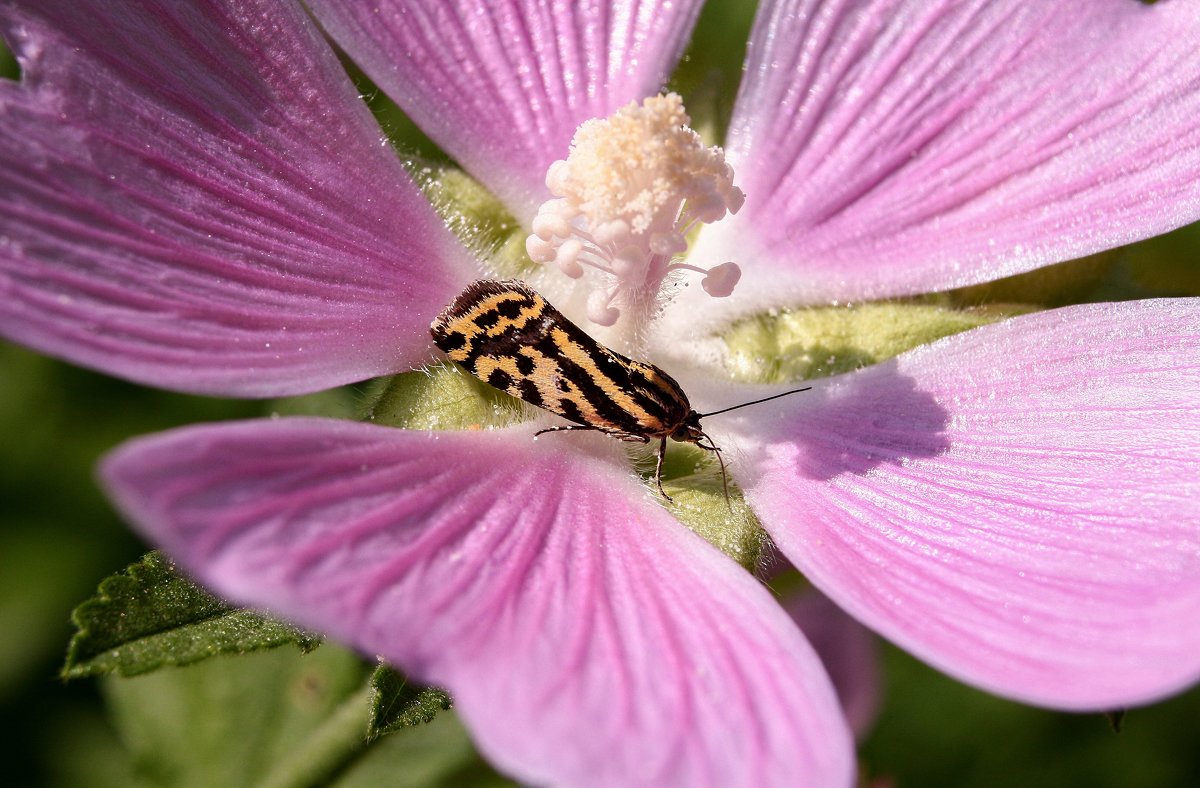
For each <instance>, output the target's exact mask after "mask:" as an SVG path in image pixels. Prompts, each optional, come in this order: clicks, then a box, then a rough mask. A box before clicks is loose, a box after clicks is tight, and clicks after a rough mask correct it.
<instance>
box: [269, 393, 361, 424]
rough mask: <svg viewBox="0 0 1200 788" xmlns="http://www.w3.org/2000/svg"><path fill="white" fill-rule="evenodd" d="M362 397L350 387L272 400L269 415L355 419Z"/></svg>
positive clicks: (272, 416) (359, 409) (273, 416)
mask: <svg viewBox="0 0 1200 788" xmlns="http://www.w3.org/2000/svg"><path fill="white" fill-rule="evenodd" d="M359 400H360V396H359V395H358V393H357V392H356V391H355V390H354V389H352V388H350V387H349V386H341V387H339V388H333V389H326V390H325V391H317V392H313V393H312V394H303V395H300V396H298V397H282V398H280V399H275V400H271V401H270V403H268V405H267V414H268V415H270V416H271V418H278V417H281V416H320V417H323V418H327V419H355V418H357V417H358V414H359V411H361V410H362V406H361V405H360V403H359Z"/></svg>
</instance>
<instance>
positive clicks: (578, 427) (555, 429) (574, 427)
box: [533, 424, 600, 438]
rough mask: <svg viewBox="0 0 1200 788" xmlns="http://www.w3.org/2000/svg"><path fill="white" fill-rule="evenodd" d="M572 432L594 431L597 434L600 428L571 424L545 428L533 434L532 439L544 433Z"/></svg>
mask: <svg viewBox="0 0 1200 788" xmlns="http://www.w3.org/2000/svg"><path fill="white" fill-rule="evenodd" d="M573 430H594V431H596V432H599V431H600V428H599V427H593V426H591V425H589V424H572V425H570V426H562V427H547V428H546V429H544V430H538V431H537V432H535V433H533V437H535V438H536V437H537V436H539V435H541V434H542V433H545V432H571V431H573Z"/></svg>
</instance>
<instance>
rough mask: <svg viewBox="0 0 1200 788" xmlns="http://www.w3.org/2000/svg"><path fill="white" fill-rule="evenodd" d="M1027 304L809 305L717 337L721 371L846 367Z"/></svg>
mask: <svg viewBox="0 0 1200 788" xmlns="http://www.w3.org/2000/svg"><path fill="white" fill-rule="evenodd" d="M1023 311H1029V310H1028V309H1027V308H1021V307H1015V306H1013V307H1009V308H995V309H971V310H959V309H951V308H948V307H943V306H934V305H929V304H913V303H887V302H885V303H871V304H860V305H858V306H852V307H812V308H805V309H794V310H787V311H781V312H777V313H773V314H769V315H760V316H758V317H754V318H750V319H747V320H743V321H740V322H738V323H737V324H735V325H734V326H732V327H731V328H730V329H729V330H728V331H727V332H725V334H724V340H725V345H726V349H727V351H728V354H727V360H728V368H729V370H730V372H731V373H732V374H733V375H734V377H736V378H738V379H740V380H744V381H747V382H755V383H784V382H788V381H795V380H808V379H810V378H818V377H825V376H827V375H834V374H838V373H842V372H850V371H851V370H854V369H857V368H859V367H864V366H868V365H870V364H877V363H879V362H881V361H884V360H886V359H889V358H891V357H893V356H896V355H899V354H900V353H903V352H904V351H906V350H911V349H912V348H915V347H918V346H920V345H924V344H926V343H928V342H932V341H934V340H935V339H940V338H942V337H944V336H949V335H951V334H957V333H959V332H960V331H966V330H968V329H971V328H977V327H979V326H982V325H986V324H988V323H994V322H996V321H998V320H1003V319H1004V318H1006V317H1010V316H1012V315H1013V314H1019V313H1020V312H1023Z"/></svg>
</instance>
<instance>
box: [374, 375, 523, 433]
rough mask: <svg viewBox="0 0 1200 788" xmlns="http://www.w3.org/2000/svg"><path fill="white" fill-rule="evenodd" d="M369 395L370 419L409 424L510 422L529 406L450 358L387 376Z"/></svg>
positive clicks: (475, 426)
mask: <svg viewBox="0 0 1200 788" xmlns="http://www.w3.org/2000/svg"><path fill="white" fill-rule="evenodd" d="M367 399H368V403H367V408H366V412H365V414H364V416H363V417H364V419H365V420H366V421H371V422H374V423H376V424H382V425H384V426H388V427H400V428H402V429H406V430H479V429H488V428H495V427H506V426H508V425H510V424H514V423H516V422H519V421H524V420H525V411H526V408H527V407H528V406H526V405H525V404H524V403H522V402H521V401H520V400H518V399H516V398H515V397H510V396H509V395H508V394H506V393H504V392H503V391H500V390H499V389H496V388H493V387H491V386H489V385H487V384H486V383H484V382H483V381H481V380H479V379H478V378H476V377H475V376H474V375H469V374H467V373H466V372H463V371H462V370H461V369H459V368H458V367H457V366H455V365H454V364H451V363H449V362H447V363H442V364H435V365H433V366H430V367H428V368H426V369H425V370H424V371H423V372H406V373H404V374H402V375H393V376H392V377H390V378H385V379H383V380H382V381H380V382H379V383H377V384H376V387H375V390H374V391H373V392H371V393H370V394H368V398H367Z"/></svg>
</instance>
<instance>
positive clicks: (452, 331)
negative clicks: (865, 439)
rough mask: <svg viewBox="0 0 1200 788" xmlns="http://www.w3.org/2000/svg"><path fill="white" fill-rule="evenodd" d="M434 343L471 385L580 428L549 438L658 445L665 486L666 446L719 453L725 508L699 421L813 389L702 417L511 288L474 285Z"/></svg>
mask: <svg viewBox="0 0 1200 788" xmlns="http://www.w3.org/2000/svg"><path fill="white" fill-rule="evenodd" d="M429 330H430V333H431V334H432V335H433V342H434V344H435V345H437V346H438V347H439V348H441V350H442V351H443V352H444V353H445V354H446V355H447V356H448V357H449V358H450V360H451V361H455V362H457V363H458V364H460V365H461V366H462V367H463V368H464V369H466V370H467V371H468V372H470V373H471V374H472V375H474V376H475V377H477V378H479V379H480V380H482V381H483V382H484V383H487V384H488V385H490V386H493V387H494V388H497V389H500V390H501V391H505V392H508V393H509V394H511V395H512V396H514V397H517V398H518V399H522V400H524V401H525V402H528V403H529V404H530V405H536V406H537V407H539V408H544V409H546V410H548V411H550V412H551V413H557V414H558V415H559V416H562V417H563V418H565V419H567V420H568V421H571V422H574V424H571V425H569V426H568V425H564V426H561V427H547V428H546V429H542V430H538V431H537V432H536V433H534V435H541V434H543V433H546V432H559V431H571V430H592V431H596V432H603V433H605V434H607V435H611V436H613V437H615V438H617V439H619V440H623V441H630V442H633V443H649V442H650V441H652V440H655V439H657V440H658V442H659V443H658V462H657V465H656V467H655V471H654V479H655V482H656V483H657V484H658V491H659V492H660V493H661V494H662V496H663V497H664V498H666V499H667V500H668V501H669V500H671V497H670V496H669V495H667V493H666V491H665V490H663V486H662V466H663V458H664V457H665V456H666V452H667V439H668V438H670V439H671V440H676V441H681V442H684V443H694V444H695V445H697V446H699V447H700V448H701V449H705V450H707V451H711V452H713V453H714V454H715V455H716V457H717V461H718V462H719V463H720V465H721V482H722V485H723V486H724V489H725V499H726V501H728V500H729V482H728V479H727V477H726V473H725V460H724V459H723V458H722V457H721V449H720V448H719V447H717V445H716V444H714V443H713V442H712V439H711V438H710V437H708V435H706V434H705V433H704V430H703V428H701V426H700V419H702V418H704V417H705V416H713V415H716V414H718V413H725V412H727V411H730V410H735V409H737V408H742V407H745V406H746V405H754V404H757V403H759V402H766V401H768V400H772V399H776V398H778V397H784V396H787V395H788V394H795V393H797V392H800V391H808V390H809V389H810V388H811V386H808V387H805V388H802V389H795V390H793V391H787V392H784V393H783V394H776V395H775V396H772V397H765V398H763V399H758V400H753V401H752V402H744V403H742V404H741V405H734V406H733V407H730V408H724V409H722V410H715V411H712V412H709V413H697V412H696V411H695V410H693V409H692V406H691V403H689V402H688V398H687V395H686V394H684V393H683V389H682V388H681V387H680V386H679V384H678V383H676V382H675V379H674V378H672V377H671V376H670V375H668V374H667V373H666V372H664V371H662V370H661V369H659V368H658V367H656V366H654V365H653V364H646V363H643V362H640V361H634V360H633V359H631V358H627V357H626V356H623V355H621V354H620V353H617V352H616V351H614V350H611V349H610V348H607V347H605V346H604V345H602V344H600V343H599V342H597V341H596V340H594V339H592V338H591V337H590V336H588V334H587V333H586V332H584V331H583V330H582V329H580V328H579V327H578V326H576V325H575V324H574V323H572V322H571V321H570V320H568V319H567V318H566V317H565V316H564V315H563V314H562V313H561V312H559V311H558V310H557V309H555V308H554V307H553V306H552V305H551V304H550V303H549V302H548V301H546V299H545V298H543V297H542V296H541V295H539V294H538V293H537V292H535V291H534V290H532V289H530V288H529V287H528V286H527V285H525V284H523V283H522V282H518V281H515V280H507V281H494V280H488V279H484V280H480V281H477V282H472V283H471V284H470V285H468V286H467V288H466V289H465V290H464V291H463V292H462V293H461V294H459V296H458V297H457V298H456V299H454V302H453V303H451V304H450V305H449V306H447V307H446V308H445V309H443V310H442V312H441V314H439V315H438V316H437V318H436V319H435V320H434V321H433V323H432V324H431V325H430V327H429Z"/></svg>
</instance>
